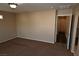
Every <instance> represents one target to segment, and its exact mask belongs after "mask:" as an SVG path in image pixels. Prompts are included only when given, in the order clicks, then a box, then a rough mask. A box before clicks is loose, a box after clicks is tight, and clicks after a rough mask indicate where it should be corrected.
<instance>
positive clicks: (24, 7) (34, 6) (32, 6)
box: [0, 3, 79, 12]
mask: <svg viewBox="0 0 79 59" xmlns="http://www.w3.org/2000/svg"><path fill="white" fill-rule="evenodd" d="M17 4H19V5H18V7H17V8H16V9H11V8H10V7H9V5H8V3H0V10H1V11H8V12H31V11H38V10H45V9H51V8H56V9H65V8H66V9H68V8H74V7H76V6H79V4H78V3H21V4H20V3H17Z"/></svg>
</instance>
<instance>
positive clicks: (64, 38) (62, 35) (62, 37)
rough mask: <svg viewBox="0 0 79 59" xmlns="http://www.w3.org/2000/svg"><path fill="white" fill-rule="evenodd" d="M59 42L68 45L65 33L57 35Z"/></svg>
mask: <svg viewBox="0 0 79 59" xmlns="http://www.w3.org/2000/svg"><path fill="white" fill-rule="evenodd" d="M57 42H59V43H65V44H66V43H67V39H66V36H65V33H63V32H58V34H57Z"/></svg>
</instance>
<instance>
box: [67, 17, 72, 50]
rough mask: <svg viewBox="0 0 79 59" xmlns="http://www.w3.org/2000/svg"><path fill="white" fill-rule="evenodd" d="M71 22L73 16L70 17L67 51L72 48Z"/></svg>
mask: <svg viewBox="0 0 79 59" xmlns="http://www.w3.org/2000/svg"><path fill="white" fill-rule="evenodd" d="M71 22H72V16H69V28H68V35H67V49H69V47H70V32H71Z"/></svg>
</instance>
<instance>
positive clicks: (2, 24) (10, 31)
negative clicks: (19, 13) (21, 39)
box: [0, 11, 16, 43]
mask: <svg viewBox="0 0 79 59" xmlns="http://www.w3.org/2000/svg"><path fill="white" fill-rule="evenodd" d="M0 14H1V15H3V20H0V43H1V42H4V41H7V40H9V39H12V38H14V37H16V20H15V14H14V13H9V12H2V11H0Z"/></svg>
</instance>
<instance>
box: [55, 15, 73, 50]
mask: <svg viewBox="0 0 79 59" xmlns="http://www.w3.org/2000/svg"><path fill="white" fill-rule="evenodd" d="M56 22H57V23H56V24H57V25H56V33H57V34H56V42H58V43H62V44H65V45H66V46H67V49H69V40H70V30H71V17H70V16H57V21H56Z"/></svg>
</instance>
